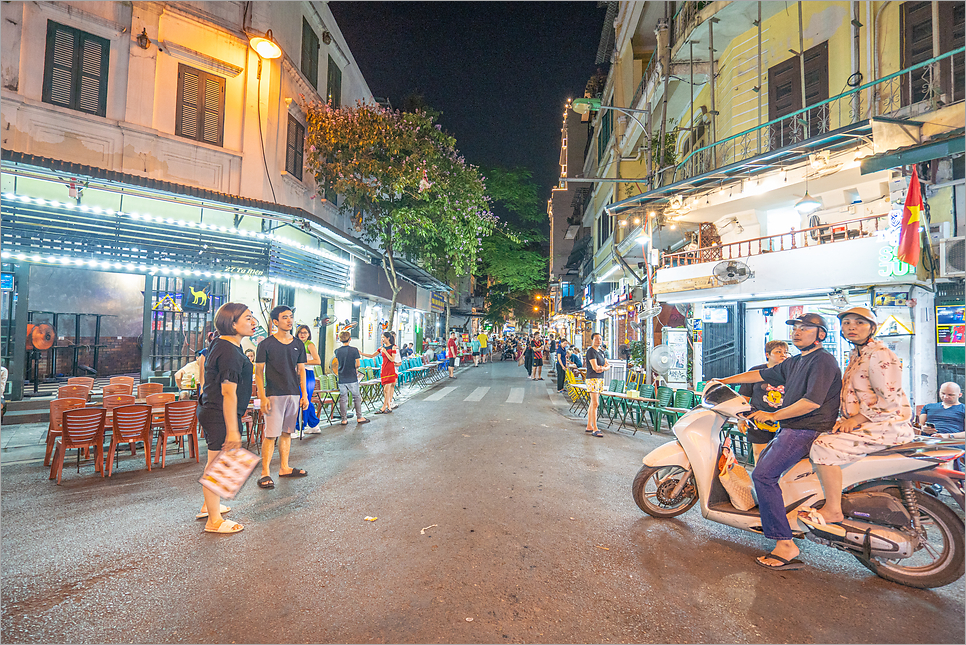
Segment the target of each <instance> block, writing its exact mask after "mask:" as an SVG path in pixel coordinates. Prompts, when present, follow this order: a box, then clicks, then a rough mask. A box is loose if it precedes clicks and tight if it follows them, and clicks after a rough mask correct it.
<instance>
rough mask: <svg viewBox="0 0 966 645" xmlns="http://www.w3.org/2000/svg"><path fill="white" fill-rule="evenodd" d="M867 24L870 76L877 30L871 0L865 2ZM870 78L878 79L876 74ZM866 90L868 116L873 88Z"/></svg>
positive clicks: (866, 51) (866, 37)
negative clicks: (873, 21) (873, 19)
mask: <svg viewBox="0 0 966 645" xmlns="http://www.w3.org/2000/svg"><path fill="white" fill-rule="evenodd" d="M865 25H866V27H865V71H866V72H868V73H869V75H870V76H872V50H873V47H872V43H873V40H874V39H875V31H874V30H873V26H872V3H871V2H866V3H865ZM869 80H870V81H874V80H876V79H875V76H872V78H870V79H869ZM865 92H866V99H865V104H866V106H867V108H868V109H867V115H866V116H868V117H871V116H872V88H871V87H870V88H869V89H867V90H866V91H865Z"/></svg>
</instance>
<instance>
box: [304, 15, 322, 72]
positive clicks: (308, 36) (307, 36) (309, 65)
mask: <svg viewBox="0 0 966 645" xmlns="http://www.w3.org/2000/svg"><path fill="white" fill-rule="evenodd" d="M301 62H302V67H301V69H302V73H303V74H305V78H307V79H309V83H311V84H312V87H314V88H315V89H319V37H318V36H316V35H315V32H314V31H313V30H312V27H311V26H309V21H308V20H306V19H305V18H302V61H301Z"/></svg>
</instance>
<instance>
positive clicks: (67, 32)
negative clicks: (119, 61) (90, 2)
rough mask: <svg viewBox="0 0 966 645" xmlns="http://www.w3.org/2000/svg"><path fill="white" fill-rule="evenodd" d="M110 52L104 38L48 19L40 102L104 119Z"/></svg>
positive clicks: (108, 44) (109, 44) (109, 46)
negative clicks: (41, 99) (41, 98)
mask: <svg viewBox="0 0 966 645" xmlns="http://www.w3.org/2000/svg"><path fill="white" fill-rule="evenodd" d="M110 53H111V43H110V41H109V40H107V39H106V38H100V37H98V36H94V35H91V34H88V33H86V32H83V31H80V30H79V29H74V28H73V27H67V26H66V25H61V24H59V23H56V22H54V21H53V20H48V21H47V56H46V60H45V62H44V88H43V101H44V102H45V103H52V104H54V105H62V106H64V107H67V108H70V109H72V110H79V111H81V112H87V113H89V114H96V115H97V116H106V115H107V72H108V62H109V60H110Z"/></svg>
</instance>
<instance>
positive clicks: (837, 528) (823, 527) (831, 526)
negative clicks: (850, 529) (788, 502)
mask: <svg viewBox="0 0 966 645" xmlns="http://www.w3.org/2000/svg"><path fill="white" fill-rule="evenodd" d="M798 521H799V522H801V523H802V524H804V525H805V526H807V527H809V528H810V529H812V530H813V531H819V532H822V533H828V534H830V535H834V536H836V537H845V533H846V531H845V527H843V526H842V525H840V524H839V523H838V522H828V521H826V519H825V518H824V517H822V515H821V514H820V513H819V512H818V511H817V510H815V509H814V508H810V509H808V510H805V511H799V512H798Z"/></svg>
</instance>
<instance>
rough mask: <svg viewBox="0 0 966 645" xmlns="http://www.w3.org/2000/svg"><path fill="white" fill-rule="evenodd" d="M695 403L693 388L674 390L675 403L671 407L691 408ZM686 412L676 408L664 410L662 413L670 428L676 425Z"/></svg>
mask: <svg viewBox="0 0 966 645" xmlns="http://www.w3.org/2000/svg"><path fill="white" fill-rule="evenodd" d="M693 403H694V392H692V391H691V390H677V391H676V392H674V403H673V405H671V406H670V407H672V408H681V409H685V408H686V409H688V410H690V409H691V407H692V405H693ZM685 414H686V413H685V412H678V411H676V410H664V411H663V412H662V413H661V417H662V418H663V419H667V427H668V430H670V429H671V428H673V427H674V424H675V423H677V422H678V419H680V418H681V417H683V416H684V415H685Z"/></svg>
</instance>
